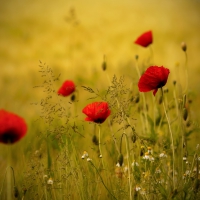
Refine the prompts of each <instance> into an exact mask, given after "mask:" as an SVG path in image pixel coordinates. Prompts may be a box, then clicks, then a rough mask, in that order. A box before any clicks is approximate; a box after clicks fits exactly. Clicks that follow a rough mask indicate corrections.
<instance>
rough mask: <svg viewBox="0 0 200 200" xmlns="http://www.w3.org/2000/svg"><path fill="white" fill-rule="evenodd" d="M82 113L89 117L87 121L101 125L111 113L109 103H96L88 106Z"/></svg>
mask: <svg viewBox="0 0 200 200" xmlns="http://www.w3.org/2000/svg"><path fill="white" fill-rule="evenodd" d="M82 112H83V113H84V114H86V115H87V117H86V118H85V121H91V122H95V123H99V124H101V123H103V122H104V121H105V120H106V118H107V117H108V116H109V115H110V113H111V111H110V109H109V106H108V103H107V102H94V103H91V104H88V105H87V106H86V107H85V108H84V109H83V110H82Z"/></svg>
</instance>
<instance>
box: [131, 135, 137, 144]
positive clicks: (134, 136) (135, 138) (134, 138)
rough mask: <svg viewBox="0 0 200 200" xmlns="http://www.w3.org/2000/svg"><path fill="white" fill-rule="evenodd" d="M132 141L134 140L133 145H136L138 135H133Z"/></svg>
mask: <svg viewBox="0 0 200 200" xmlns="http://www.w3.org/2000/svg"><path fill="white" fill-rule="evenodd" d="M131 140H132V142H133V143H135V142H136V140H137V137H136V135H135V134H133V135H132V137H131Z"/></svg>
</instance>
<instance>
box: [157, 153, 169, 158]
mask: <svg viewBox="0 0 200 200" xmlns="http://www.w3.org/2000/svg"><path fill="white" fill-rule="evenodd" d="M159 157H160V158H167V154H166V153H165V152H162V153H161V154H160V155H159Z"/></svg>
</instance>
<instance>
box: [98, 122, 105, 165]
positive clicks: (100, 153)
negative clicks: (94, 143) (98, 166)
mask: <svg viewBox="0 0 200 200" xmlns="http://www.w3.org/2000/svg"><path fill="white" fill-rule="evenodd" d="M99 157H100V158H101V161H102V166H103V169H105V166H104V162H103V155H102V151H101V126H100V125H99Z"/></svg>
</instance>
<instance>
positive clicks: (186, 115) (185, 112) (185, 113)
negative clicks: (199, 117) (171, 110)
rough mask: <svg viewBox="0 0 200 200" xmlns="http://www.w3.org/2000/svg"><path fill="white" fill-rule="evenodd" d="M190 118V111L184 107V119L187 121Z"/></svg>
mask: <svg viewBox="0 0 200 200" xmlns="http://www.w3.org/2000/svg"><path fill="white" fill-rule="evenodd" d="M187 118H188V111H187V109H186V108H183V119H184V120H185V121H186V120H187Z"/></svg>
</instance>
